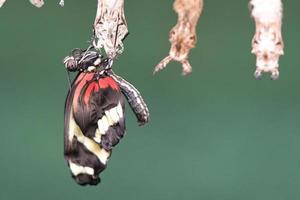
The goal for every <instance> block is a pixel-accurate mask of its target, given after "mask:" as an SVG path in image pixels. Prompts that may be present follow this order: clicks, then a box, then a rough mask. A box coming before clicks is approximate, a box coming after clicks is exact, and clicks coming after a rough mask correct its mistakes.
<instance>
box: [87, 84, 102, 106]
mask: <svg viewBox="0 0 300 200" xmlns="http://www.w3.org/2000/svg"><path fill="white" fill-rule="evenodd" d="M98 91H99V85H98V83H97V82H96V81H94V82H92V83H90V85H89V86H88V87H87V89H86V91H85V94H84V97H83V101H84V103H85V104H86V105H88V103H89V99H90V96H91V93H92V92H98Z"/></svg>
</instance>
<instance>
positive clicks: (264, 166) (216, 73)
mask: <svg viewBox="0 0 300 200" xmlns="http://www.w3.org/2000/svg"><path fill="white" fill-rule="evenodd" d="M125 1H126V2H125V4H126V7H125V12H126V18H127V22H128V25H129V31H130V35H129V37H128V38H127V39H126V41H125V52H124V54H123V55H122V56H120V57H119V59H118V60H117V61H116V62H115V65H114V70H115V72H117V73H118V74H119V75H122V76H123V77H124V78H126V79H127V80H129V81H130V82H131V83H133V84H134V85H135V86H137V88H139V90H140V92H141V93H142V94H143V96H144V98H145V100H146V101H147V103H148V106H149V108H150V111H151V122H150V123H149V124H148V125H146V126H145V127H138V125H137V123H136V119H135V117H134V115H133V114H132V112H131V110H130V109H129V107H128V106H127V130H128V131H127V135H126V137H125V138H124V139H123V140H122V142H121V143H120V144H119V145H118V146H117V147H116V148H115V149H114V151H113V155H112V157H111V159H110V162H109V164H108V168H107V169H106V170H105V171H104V172H103V174H102V175H101V177H102V183H101V184H100V185H98V186H96V187H81V186H78V185H77V184H76V183H75V182H74V181H73V179H72V178H71V177H70V172H69V170H68V168H67V166H66V164H65V162H64V159H63V110H64V101H65V97H66V93H67V90H68V83H67V79H66V72H65V71H64V66H63V65H62V59H63V57H64V56H65V55H67V54H68V53H69V51H70V50H71V49H72V48H74V47H83V48H84V47H86V46H87V41H88V39H89V38H90V36H91V27H92V23H93V20H94V17H95V12H96V0H93V1H84V0H66V2H65V4H66V5H65V7H64V8H60V7H59V6H58V5H57V3H58V0H57V1H54V0H53V1H46V3H45V6H44V7H43V8H41V9H37V8H35V7H33V6H32V5H31V4H30V3H29V2H28V1H21V0H19V1H13V0H7V2H6V4H5V5H4V7H3V8H1V9H0V34H1V35H0V45H1V50H0V51H1V54H0V55H1V58H0V91H1V96H0V97H1V104H0V110H1V112H0V121H1V122H0V124H1V140H0V158H1V161H0V199H1V200H13V199H18V200H19V199H28V200H40V199H43V200H48V199H49V200H50V199H51V200H53V199H62V200H65V199H72V200H77V199H78V200H79V199H80V200H82V199H128V200H133V199H139V200H148V199H149V200H159V199H161V200H183V199H188V200H193V199H195V200H199V199H203V200H296V199H300V190H299V187H300V155H299V152H300V123H299V120H300V118H299V113H300V93H299V86H300V79H299V74H300V67H299V62H300V56H299V43H300V42H299V35H300V26H299V19H300V14H299V6H300V1H297V0H288V1H285V9H284V24H283V36H284V41H285V55H284V56H283V57H282V58H281V60H280V66H281V67H280V79H279V80H278V81H271V80H270V77H269V75H265V76H264V77H263V80H261V81H257V80H255V79H254V78H253V72H254V69H255V67H254V66H255V57H254V56H253V55H251V54H250V50H251V44H250V42H251V39H252V36H253V33H254V23H253V21H252V19H251V18H250V14H249V10H248V6H247V1H241V0H226V1H223V0H208V1H205V8H204V12H203V15H202V16H201V18H200V23H199V26H198V43H197V47H196V48H195V49H193V50H192V51H191V54H190V61H191V63H192V66H193V73H192V74H191V75H190V76H187V77H182V76H181V67H180V64H178V63H171V64H170V65H169V66H168V67H167V68H166V69H165V70H163V71H162V72H160V73H159V74H157V75H156V76H153V75H152V71H153V67H154V66H155V65H156V64H157V63H158V62H159V60H160V59H162V58H163V57H164V56H165V55H167V53H168V51H169V47H170V44H169V42H168V32H169V30H170V28H171V27H172V26H173V25H174V24H175V23H176V20H177V16H176V14H175V13H174V12H173V10H172V1H170V0H169V1H158V0H156V1H154V0H125Z"/></svg>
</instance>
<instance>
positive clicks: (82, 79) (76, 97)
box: [73, 73, 94, 110]
mask: <svg viewBox="0 0 300 200" xmlns="http://www.w3.org/2000/svg"><path fill="white" fill-rule="evenodd" d="M93 76H94V73H88V74H80V75H79V76H78V78H77V80H78V81H77V80H76V82H75V84H77V83H78V85H77V86H76V89H75V92H74V98H73V105H74V110H77V106H78V101H79V96H80V92H81V90H82V88H83V87H84V85H85V84H86V82H87V81H90V80H92V78H93ZM79 78H80V79H79Z"/></svg>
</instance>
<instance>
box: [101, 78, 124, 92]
mask: <svg viewBox="0 0 300 200" xmlns="http://www.w3.org/2000/svg"><path fill="white" fill-rule="evenodd" d="M99 86H100V88H102V89H105V88H108V87H111V88H112V89H113V90H119V85H118V84H117V83H116V81H115V80H114V79H112V78H111V77H105V78H101V79H99Z"/></svg>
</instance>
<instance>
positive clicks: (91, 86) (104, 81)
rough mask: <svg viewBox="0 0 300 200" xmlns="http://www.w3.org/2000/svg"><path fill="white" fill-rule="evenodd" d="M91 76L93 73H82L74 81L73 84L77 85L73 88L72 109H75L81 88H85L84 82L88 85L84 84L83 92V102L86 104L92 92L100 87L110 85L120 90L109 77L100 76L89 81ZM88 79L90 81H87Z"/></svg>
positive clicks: (104, 87)
mask: <svg viewBox="0 0 300 200" xmlns="http://www.w3.org/2000/svg"><path fill="white" fill-rule="evenodd" d="M93 77H94V73H82V74H80V75H79V76H78V78H77V80H76V81H75V84H77V86H76V88H75V92H74V98H73V106H74V111H76V110H77V107H78V102H79V98H80V94H81V93H82V90H83V89H84V88H85V86H86V84H88V85H87V86H86V89H85V92H84V94H83V102H84V103H85V104H86V105H89V99H90V97H91V94H92V92H98V91H99V89H100V88H101V89H106V88H109V87H110V88H111V89H113V90H118V91H119V90H120V88H119V85H118V84H117V83H116V81H115V80H114V79H112V78H111V77H105V78H100V79H99V80H98V81H96V80H95V81H91V80H92V79H93ZM89 81H91V82H90V83H88V82H89Z"/></svg>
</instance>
